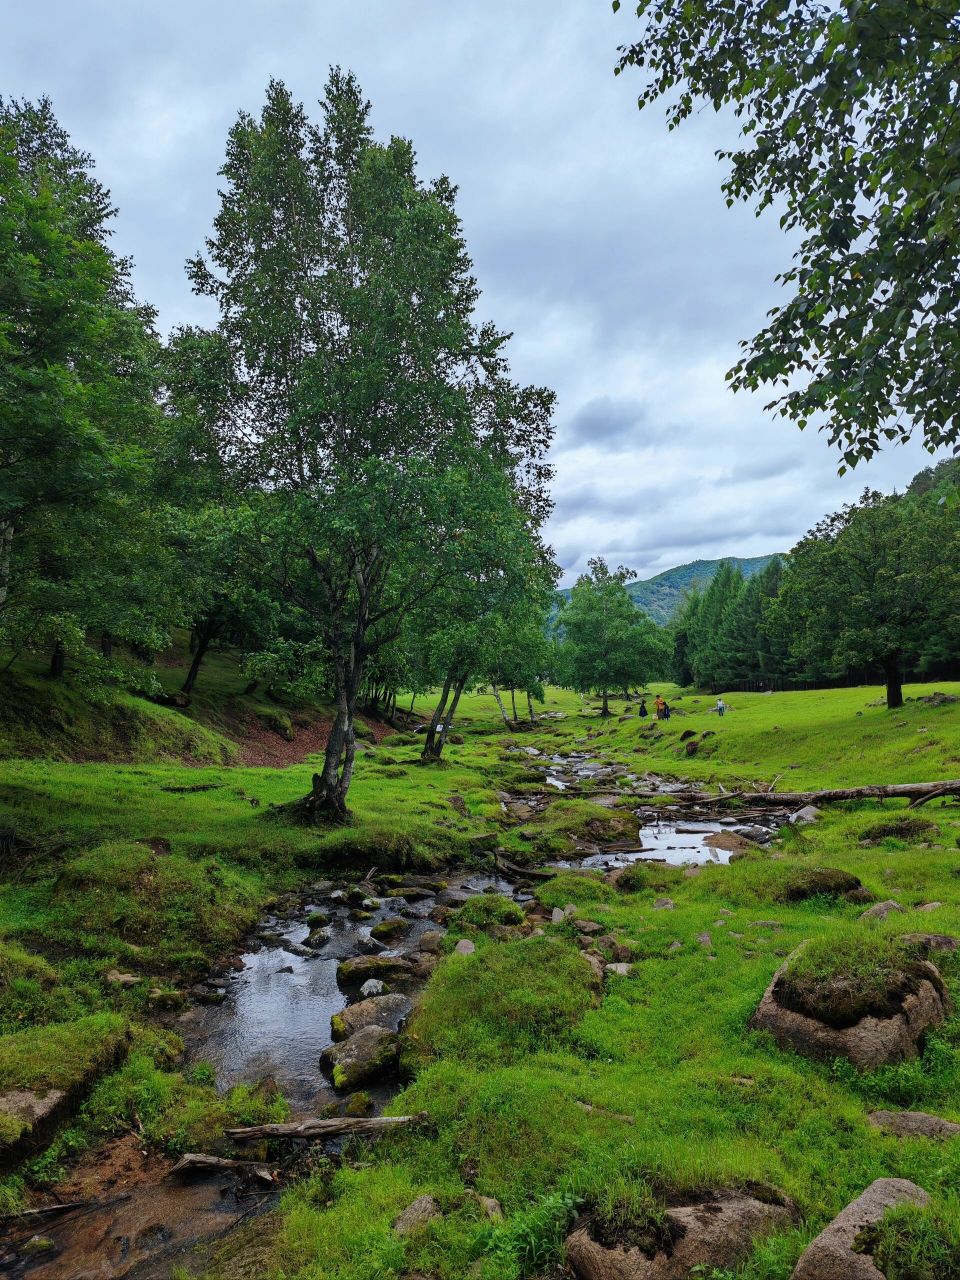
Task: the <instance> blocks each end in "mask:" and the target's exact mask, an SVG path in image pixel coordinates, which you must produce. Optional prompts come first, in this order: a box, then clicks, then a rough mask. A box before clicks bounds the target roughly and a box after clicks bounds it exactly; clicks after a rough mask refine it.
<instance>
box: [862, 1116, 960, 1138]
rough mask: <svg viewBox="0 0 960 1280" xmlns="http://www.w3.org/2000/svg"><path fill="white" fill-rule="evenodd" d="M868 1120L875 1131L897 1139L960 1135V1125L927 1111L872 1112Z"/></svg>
mask: <svg viewBox="0 0 960 1280" xmlns="http://www.w3.org/2000/svg"><path fill="white" fill-rule="evenodd" d="M868 1119H869V1121H870V1123H871V1125H873V1127H874V1129H882V1130H883V1132H884V1133H891V1134H893V1136H894V1137H895V1138H951V1137H953V1135H954V1134H956V1133H960V1124H954V1122H953V1121H952V1120H944V1119H943V1117H942V1116H931V1115H928V1114H927V1113H926V1112H925V1111H871V1112H870V1115H869V1117H868Z"/></svg>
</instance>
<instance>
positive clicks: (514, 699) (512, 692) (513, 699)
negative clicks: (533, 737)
mask: <svg viewBox="0 0 960 1280" xmlns="http://www.w3.org/2000/svg"><path fill="white" fill-rule="evenodd" d="M510 705H511V706H512V707H513V723H514V724H516V723H517V691H516V689H511V690H510Z"/></svg>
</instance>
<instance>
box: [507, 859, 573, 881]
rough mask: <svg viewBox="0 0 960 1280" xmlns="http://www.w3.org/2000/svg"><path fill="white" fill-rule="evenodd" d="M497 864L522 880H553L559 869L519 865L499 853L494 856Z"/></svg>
mask: <svg viewBox="0 0 960 1280" xmlns="http://www.w3.org/2000/svg"><path fill="white" fill-rule="evenodd" d="M493 861H494V863H495V865H496V866H498V867H500V868H501V870H503V871H506V872H507V873H508V875H511V876H518V877H519V878H520V879H522V880H527V879H530V880H552V879H553V877H554V876H555V875H557V874H558V872H557V871H544V870H542V869H541V868H540V867H518V866H517V864H516V863H515V862H510V861H508V859H506V858H503V857H501V856H500V855H499V854H498V855H497V856H496V857H495V858H494V860H493Z"/></svg>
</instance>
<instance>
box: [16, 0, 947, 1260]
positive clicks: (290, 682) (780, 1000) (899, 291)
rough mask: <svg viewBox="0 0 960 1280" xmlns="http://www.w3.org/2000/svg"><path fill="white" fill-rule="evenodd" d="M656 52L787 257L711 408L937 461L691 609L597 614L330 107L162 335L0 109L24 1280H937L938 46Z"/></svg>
mask: <svg viewBox="0 0 960 1280" xmlns="http://www.w3.org/2000/svg"><path fill="white" fill-rule="evenodd" d="M612 8H613V11H614V14H616V13H617V11H618V10H619V9H620V8H621V6H620V4H619V3H616V2H615V3H614V4H613V5H612ZM630 8H631V14H630V15H627V14H626V13H624V14H620V15H619V18H617V19H616V21H618V22H620V21H621V19H623V20H628V21H629V22H630V23H631V24H632V25H631V26H630V27H629V28H628V27H627V26H626V21H623V22H622V23H621V26H620V28H619V29H620V30H622V31H623V32H624V33H625V34H624V35H623V37H622V39H623V40H624V41H626V42H625V43H623V44H622V45H621V47H620V50H619V54H618V55H615V54H614V52H611V56H610V63H611V66H610V71H611V74H612V73H613V72H614V71H616V74H617V75H619V76H621V77H624V78H625V81H621V82H620V83H627V84H633V85H634V92H636V93H638V94H639V106H640V107H641V109H642V110H647V109H649V108H651V107H653V106H655V105H657V104H659V105H660V106H661V107H662V108H663V109H664V110H665V113H666V123H667V126H668V129H667V130H665V133H672V132H673V131H674V130H675V129H680V130H681V131H682V128H683V126H684V125H685V123H686V121H687V119H688V117H690V116H692V115H695V114H700V113H702V112H705V111H714V112H718V113H723V112H725V111H726V112H728V113H731V114H732V118H733V119H734V120H736V121H737V123H738V128H739V130H740V134H739V142H738V145H737V149H735V150H730V151H724V152H721V153H720V157H719V158H720V161H721V164H722V165H725V166H726V173H727V176H726V177H725V178H724V179H723V182H722V193H723V195H724V197H725V199H726V201H727V203H728V204H733V203H736V202H746V203H747V204H748V205H750V206H752V207H753V208H754V209H755V210H756V211H757V212H758V213H759V214H762V215H764V216H765V217H768V218H769V217H771V216H772V217H773V218H774V220H776V217H777V216H779V217H780V218H781V227H782V228H783V229H784V230H785V231H787V232H789V233H790V234H791V235H792V236H793V244H794V249H795V256H794V257H793V258H792V259H788V262H789V265H788V266H787V267H786V269H785V271H784V272H783V273H782V274H781V275H780V276H779V277H778V281H777V283H778V285H779V286H780V287H781V293H780V295H778V296H779V297H780V299H781V301H780V302H779V303H778V305H777V306H776V307H775V308H774V309H773V310H772V311H770V312H769V313H768V315H767V316H766V320H765V322H764V327H763V329H762V331H761V332H760V333H758V334H757V335H756V336H755V337H754V338H752V339H749V338H748V339H745V340H744V342H743V345H742V347H741V352H742V355H741V357H740V358H738V362H737V364H736V365H735V367H734V368H732V369H731V370H730V372H729V374H728V375H727V381H728V382H729V383H730V385H731V386H732V388H733V389H734V390H739V391H740V392H746V393H750V392H754V391H758V390H760V389H766V390H767V391H769V392H770V394H772V395H773V396H774V397H775V398H774V399H773V400H771V401H770V403H769V404H768V405H767V409H766V412H767V413H768V415H769V417H770V418H771V419H773V418H776V417H778V416H779V417H780V418H783V419H785V420H786V421H785V422H784V423H783V424H782V429H783V430H784V431H791V432H792V431H794V430H795V429H796V428H799V429H800V430H807V429H811V430H815V431H819V432H822V433H823V436H824V448H825V449H831V450H833V452H834V454H835V461H836V464H837V466H838V467H839V468H840V470H841V472H846V473H849V472H851V471H855V468H856V467H857V465H858V464H863V463H868V462H870V460H871V459H874V458H876V456H877V455H878V454H880V453H881V452H882V451H884V450H887V449H889V448H891V447H893V446H896V445H898V444H906V443H908V442H910V441H913V443H914V445H917V444H919V445H920V446H921V447H922V448H925V449H926V451H927V453H928V454H929V455H930V459H931V460H930V464H929V465H928V466H926V467H924V468H923V469H921V470H919V471H918V472H917V474H915V475H914V476H913V478H912V479H908V478H907V477H903V479H902V481H901V483H900V484H898V485H897V486H896V487H894V486H890V489H891V491H889V492H880V491H877V490H876V489H874V488H872V487H869V486H868V487H865V488H864V489H863V490H862V493H861V496H860V497H859V499H857V500H856V501H852V502H848V503H846V504H845V505H841V506H840V508H839V509H838V510H836V511H834V512H832V513H825V514H824V515H823V517H822V519H820V520H819V522H818V523H817V524H815V525H814V527H812V528H811V529H809V531H808V532H806V533H805V534H804V535H803V536H801V537H799V540H797V541H796V542H795V545H794V546H792V547H791V548H790V549H789V550H788V551H785V552H784V554H782V555H777V556H773V557H770V558H769V559H767V558H764V563H763V567H762V568H759V569H758V571H756V572H749V573H747V574H745V573H744V572H743V570H742V569H741V567H740V565H741V564H743V565H745V566H746V567H747V568H748V569H753V568H757V565H756V563H755V562H754V561H752V560H749V559H748V560H744V561H738V560H737V559H727V560H724V561H722V563H721V564H720V567H719V569H718V571H717V572H716V573H715V575H714V576H713V577H712V578H711V579H710V580H709V582H707V583H705V584H704V585H702V586H698V585H697V582H696V580H695V577H694V570H695V569H696V566H697V564H702V563H704V562H703V561H698V562H694V564H693V565H690V566H683V573H682V574H679V577H678V580H679V579H680V578H682V579H683V581H684V583H685V584H688V585H687V586H686V588H685V589H684V591H683V594H682V599H681V600H680V603H679V606H678V607H677V608H675V609H673V605H674V603H675V595H676V592H675V585H676V584H675V583H673V582H671V583H670V584H669V586H668V587H664V585H663V583H662V582H661V581H660V578H655V579H653V580H652V581H651V582H649V583H648V582H643V581H641V580H640V575H639V573H638V571H637V569H636V568H635V567H630V566H628V565H624V564H619V563H614V562H615V560H616V559H618V558H619V557H618V556H617V555H614V554H608V553H606V552H605V551H604V548H603V547H600V548H597V549H596V550H595V551H594V552H593V553H590V552H589V551H588V552H585V553H584V559H585V560H586V570H585V571H584V572H581V573H579V575H578V576H576V577H575V580H573V581H572V582H571V579H574V573H573V572H568V571H569V567H570V561H569V559H568V558H567V557H561V556H560V555H559V554H558V553H557V551H556V550H555V549H554V547H553V546H552V545H551V537H550V526H549V521H550V518H551V513H552V512H553V510H554V493H553V489H554V466H555V459H556V441H557V430H556V425H557V422H558V420H559V421H561V422H562V419H561V417H560V409H559V407H558V403H557V397H556V396H555V394H554V391H553V389H551V388H550V387H547V386H540V385H535V384H533V383H532V382H531V383H528V382H527V381H525V380H524V379H523V378H522V377H518V376H517V375H516V374H515V372H514V371H513V367H512V365H511V357H512V358H513V361H514V364H515V365H516V366H517V367H522V366H523V364H524V361H523V335H522V334H519V333H518V334H517V335H514V334H513V333H511V332H509V331H508V328H507V326H504V327H503V328H500V327H498V326H497V325H496V324H495V323H493V322H492V321H491V320H489V319H488V318H487V311H486V305H487V301H486V298H485V297H484V298H482V295H481V281H480V279H479V276H480V272H479V271H478V269H477V267H476V266H475V264H474V261H473V259H472V257H471V252H470V249H469V247H468V244H467V236H466V232H465V228H464V222H463V220H462V210H461V204H460V202H461V195H460V193H459V192H458V188H457V186H456V184H455V182H454V180H453V179H452V178H450V177H447V176H445V175H441V176H433V177H427V176H424V173H423V170H424V168H425V167H426V166H424V165H423V164H422V163H421V161H420V160H419V159H418V156H417V153H416V151H415V149H414V143H413V141H411V140H408V139H406V138H403V137H400V136H397V135H394V134H391V133H387V134H383V135H381V134H379V133H377V132H375V131H374V128H373V124H372V120H373V113H372V107H371V104H370V102H369V101H368V100H367V98H366V97H365V94H364V92H363V90H362V88H361V85H360V83H359V81H358V78H357V77H356V76H355V75H354V74H353V73H352V72H350V71H347V70H344V69H342V68H341V67H339V66H333V67H331V68H330V70H329V72H328V73H326V80H325V83H324V85H323V88H322V91H321V93H320V101H319V104H318V106H317V108H316V110H315V111H313V110H308V108H307V107H306V106H305V105H304V104H303V103H301V102H300V101H298V95H297V94H295V93H294V92H292V91H291V89H290V88H288V86H287V84H286V83H284V82H283V81H281V80H280V79H278V78H273V79H270V80H269V82H268V84H267V86H266V91H265V94H264V95H263V96H262V101H261V103H260V106H259V108H258V110H257V111H256V112H252V113H251V112H248V111H244V110H241V111H239V112H238V113H237V114H236V115H235V117H233V118H232V124H231V125H230V127H229V131H228V133H227V137H226V145H225V149H224V152H223V156H222V163H221V164H220V167H219V170H218V171H217V172H216V173H214V172H211V173H210V174H209V175H208V179H209V184H208V187H209V192H210V195H211V198H213V196H214V193H215V199H212V203H211V209H212V219H211V225H210V226H209V228H208V233H207V235H206V238H205V239H204V241H203V243H202V245H201V246H200V247H199V248H198V250H197V251H196V253H195V254H194V255H193V256H192V257H191V258H190V259H189V261H188V262H187V263H186V275H185V278H184V287H185V289H188V290H190V291H192V295H193V296H194V297H195V298H196V299H197V301H198V303H199V304H202V310H198V312H197V314H203V315H207V316H209V317H210V319H209V322H208V324H207V325H205V326H204V325H201V324H199V323H197V324H189V325H188V324H179V325H175V326H173V327H171V328H169V329H168V330H167V331H164V330H163V328H162V326H161V322H160V314H159V312H158V311H157V310H155V309H154V307H153V306H152V305H151V303H150V301H149V300H147V299H144V298H141V297H140V296H139V292H138V288H137V284H136V282H137V280H138V278H139V277H138V274H137V269H136V267H135V264H134V262H133V260H132V259H130V258H128V257H126V256H124V255H123V254H122V253H120V252H119V251H118V250H117V248H116V245H115V240H116V236H115V232H116V229H117V226H118V223H119V216H118V210H117V209H116V208H115V207H114V203H113V199H112V197H111V194H110V192H109V190H107V188H106V186H105V185H104V184H103V183H102V182H101V181H100V179H99V178H98V176H97V169H96V166H95V157H93V156H92V155H90V154H88V153H87V152H86V151H85V150H84V149H83V148H82V145H81V143H80V140H79V139H77V138H75V137H73V136H71V133H70V132H69V131H68V130H67V129H66V128H65V127H64V124H63V123H62V120H61V118H58V112H57V108H56V106H55V103H54V101H53V100H51V99H50V98H47V97H44V96H40V97H37V98H35V99H29V98H24V97H0V1272H2V1273H3V1274H5V1275H6V1274H9V1275H10V1276H11V1277H15V1278H16V1280H94V1278H95V1280H191V1278H192V1280H253V1277H257V1280H261V1278H262V1280H463V1277H470V1278H471V1280H693V1278H694V1277H699V1278H700V1280H838V1277H847V1276H849V1277H851V1280H852V1278H853V1277H859V1276H861V1275H862V1276H863V1277H864V1278H865V1280H866V1277H868V1276H872V1277H879V1280H960V1198H958V1192H957V1188H958V1186H960V1101H958V1100H960V1014H958V1012H957V1010H958V1007H960V861H958V859H960V852H958V850H960V767H958V766H960V460H958V459H957V456H956V449H957V448H958V447H960V446H958V443H957V442H958V432H960V423H958V421H957V420H956V419H955V406H956V398H957V396H956V393H957V388H956V387H955V386H954V382H955V380H956V370H957V367H958V364H957V360H956V345H957V343H956V336H957V332H958V331H960V327H958V311H960V290H958V288H957V280H958V278H960V235H958V227H960V178H958V177H956V176H955V175H956V158H957V155H958V154H960V137H958V130H960V124H958V123H957V121H958V118H960V117H957V114H956V111H955V104H956V99H957V94H958V75H957V70H956V58H955V57H954V51H955V48H956V42H957V39H958V32H960V28H958V22H957V16H956V14H954V12H953V10H952V9H951V8H950V6H947V8H946V9H942V8H940V9H934V8H932V7H931V6H930V5H929V4H928V3H926V2H925V0H900V2H899V3H897V4H892V3H888V2H887V0H876V2H875V3H873V2H872V3H869V4H865V5H857V4H850V5H844V6H839V7H838V6H823V5H821V4H819V3H817V2H816V0H798V3H796V4H789V5H786V4H767V3H762V4H750V3H743V0H729V2H728V0H695V2H694V3H690V2H689V0H682V2H681V0H639V2H638V3H636V4H634V5H632V6H630ZM479 52H480V53H482V52H483V51H482V50H481V51H479ZM475 53H477V51H475V50H473V49H472V48H471V56H474V54H475ZM477 56H479V54H477ZM614 63H615V64H616V65H615V66H614ZM261 83H262V82H261ZM388 123H389V122H388ZM664 145H665V146H670V145H676V144H673V143H669V142H668V143H665V144H664ZM777 211H779V213H778V212H777ZM676 234H678V235H680V234H681V232H680V231H677V232H676ZM784 243H786V240H785V241H784ZM787 252H789V251H788V250H785V256H786V253H787ZM168 268H169V270H170V272H171V273H173V272H175V271H177V270H179V267H178V264H177V263H174V262H171V263H169V264H168ZM635 429H636V430H637V431H638V432H642V431H644V430H646V429H647V426H646V425H645V424H644V422H643V421H642V420H640V421H639V422H638V425H636V428H635ZM766 429H767V426H766V425H765V426H764V430H766ZM651 430H653V428H651ZM724 447H725V443H724V441H723V440H722V439H721V438H719V433H718V439H717V442H716V449H717V451H718V452H722V450H723V449H724ZM951 449H952V450H953V452H952V453H951V452H949V451H950V450H951ZM612 485H613V478H612V479H611V486H612ZM847 492H849V490H847ZM611 495H612V496H611V510H612V511H614V512H617V511H622V510H623V507H622V505H619V506H618V505H617V504H616V502H614V501H613V499H614V497H616V496H617V495H614V494H613V491H612V487H611ZM677 501H678V502H682V501H683V496H682V495H681V496H679V497H678V498H677ZM825 505H826V504H825ZM758 518H759V517H758ZM795 527H797V526H795ZM799 527H802V526H799ZM608 545H609V544H608ZM761 545H762V544H761ZM768 545H782V544H775V543H771V544H768ZM691 554H694V553H691ZM696 554H699V552H696ZM623 558H624V559H626V558H627V555H626V553H624V557H623ZM561 559H562V560H563V563H561V562H560V561H561ZM581 563H583V560H578V561H577V564H581ZM659 563H664V560H663V559H661V560H659ZM565 574H566V576H565ZM662 576H663V575H660V577H662ZM564 581H567V582H571V584H570V585H569V586H568V587H564V588H563V589H562V590H561V589H560V584H561V583H562V582H564ZM638 596H639V597H640V599H641V600H646V601H647V602H648V604H649V608H648V609H644V608H643V607H641V605H640V604H639V603H638V599H637V597H638Z"/></svg>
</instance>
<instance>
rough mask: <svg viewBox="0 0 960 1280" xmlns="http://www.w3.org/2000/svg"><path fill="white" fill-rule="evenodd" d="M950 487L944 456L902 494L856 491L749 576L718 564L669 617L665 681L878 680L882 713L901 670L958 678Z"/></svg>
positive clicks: (954, 513) (957, 512) (958, 564)
mask: <svg viewBox="0 0 960 1280" xmlns="http://www.w3.org/2000/svg"><path fill="white" fill-rule="evenodd" d="M958 486H960V461H957V460H947V461H944V462H941V463H940V464H939V465H938V466H936V467H932V468H931V467H928V468H926V469H925V470H923V471H921V472H920V473H919V474H918V475H917V476H915V477H914V479H913V481H912V482H911V483H910V485H909V486H908V488H907V490H906V492H905V493H903V494H893V495H883V494H879V493H874V492H870V491H867V492H865V493H864V494H863V496H862V498H861V499H860V501H859V502H857V503H855V504H851V505H849V506H845V507H844V508H843V510H842V511H840V512H837V513H836V514H835V515H832V516H828V517H827V518H826V519H824V520H822V521H821V522H820V523H819V524H818V525H817V526H816V527H815V528H814V529H812V530H811V531H810V532H809V533H808V534H807V535H806V537H805V538H803V539H802V540H801V541H800V542H799V543H798V544H797V546H796V547H794V549H793V551H792V552H791V553H790V555H789V556H788V557H786V558H784V559H779V558H776V559H774V560H772V561H771V562H770V563H769V564H768V565H767V567H766V568H765V569H764V570H763V571H762V572H761V573H759V574H757V575H756V576H754V577H751V578H749V579H744V577H743V574H742V573H741V572H740V571H739V569H737V568H736V567H735V566H734V565H733V564H730V563H727V564H724V565H723V566H722V567H721V569H720V571H719V572H718V573H717V574H716V576H715V577H714V579H713V581H712V582H711V583H710V585H709V587H707V589H706V590H705V591H693V592H691V593H690V595H689V596H688V597H687V599H686V601H685V603H684V605H683V607H682V608H681V609H680V611H679V612H678V614H677V616H676V618H675V619H674V621H673V624H672V626H671V628H670V629H671V632H672V636H673V674H674V678H675V679H676V680H677V681H679V682H680V683H681V684H684V685H687V684H695V685H698V686H701V687H709V688H712V689H716V690H719V689H731V688H751V689H758V688H788V687H789V688H800V687H810V686H812V685H825V684H842V683H851V682H853V681H859V680H866V679H875V678H876V677H877V676H878V675H879V676H880V677H881V678H882V680H883V681H884V683H885V684H886V687H887V701H888V705H890V706H891V707H894V706H899V705H900V703H901V701H902V693H901V684H902V682H903V680H904V679H905V678H906V676H907V675H920V676H934V675H950V674H952V673H954V672H956V671H958V669H960V506H958V496H957V495H958Z"/></svg>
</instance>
